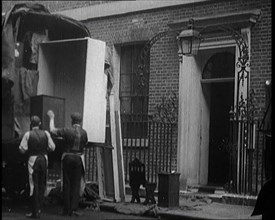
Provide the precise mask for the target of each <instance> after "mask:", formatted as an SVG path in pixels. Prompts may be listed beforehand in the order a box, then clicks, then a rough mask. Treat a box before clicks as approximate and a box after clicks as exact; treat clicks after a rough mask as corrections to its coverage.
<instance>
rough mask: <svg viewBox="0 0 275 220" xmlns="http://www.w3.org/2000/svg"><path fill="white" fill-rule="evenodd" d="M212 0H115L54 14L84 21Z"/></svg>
mask: <svg viewBox="0 0 275 220" xmlns="http://www.w3.org/2000/svg"><path fill="white" fill-rule="evenodd" d="M205 1H210V0H171V1H160V0H155V1H153V0H151V1H140V0H139V1H115V2H111V3H104V4H98V5H92V6H89V7H82V8H76V9H70V10H65V11H57V12H53V13H52V14H61V15H65V16H68V17H71V18H73V19H75V20H78V21H83V20H87V19H91V18H100V17H107V16H114V15H121V14H127V13H133V12H138V11H144V10H150V9H158V8H165V7H171V6H177V5H186V4H194V3H198V2H205Z"/></svg>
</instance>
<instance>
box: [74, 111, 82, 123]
mask: <svg viewBox="0 0 275 220" xmlns="http://www.w3.org/2000/svg"><path fill="white" fill-rule="evenodd" d="M71 119H72V121H74V122H81V121H82V115H81V114H80V113H79V112H74V113H72V114H71Z"/></svg>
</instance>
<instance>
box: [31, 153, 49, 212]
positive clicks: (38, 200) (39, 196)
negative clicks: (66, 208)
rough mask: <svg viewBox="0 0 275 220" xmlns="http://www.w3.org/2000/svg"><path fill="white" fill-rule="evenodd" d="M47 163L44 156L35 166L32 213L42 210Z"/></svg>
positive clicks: (37, 160)
mask: <svg viewBox="0 0 275 220" xmlns="http://www.w3.org/2000/svg"><path fill="white" fill-rule="evenodd" d="M46 175H47V161H46V158H45V157H44V156H38V157H37V158H36V160H35V162H34V165H33V174H32V178H33V185H34V189H33V195H32V196H31V207H32V213H33V214H37V213H38V210H41V207H42V205H43V201H44V193H45V189H46Z"/></svg>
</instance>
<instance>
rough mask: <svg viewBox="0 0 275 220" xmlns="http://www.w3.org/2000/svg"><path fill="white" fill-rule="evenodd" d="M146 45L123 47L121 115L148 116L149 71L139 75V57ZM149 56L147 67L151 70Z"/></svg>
mask: <svg viewBox="0 0 275 220" xmlns="http://www.w3.org/2000/svg"><path fill="white" fill-rule="evenodd" d="M143 47H144V44H135V45H127V46H123V47H121V64H120V65H121V66H120V105H121V106H120V111H121V114H134V115H137V114H147V113H148V91H149V89H148V88H149V71H145V72H143V73H142V74H138V73H137V70H138V65H139V56H140V52H141V51H142V49H143ZM149 57H150V56H149V54H148V56H147V57H146V60H145V62H146V66H147V69H149V65H148V64H149Z"/></svg>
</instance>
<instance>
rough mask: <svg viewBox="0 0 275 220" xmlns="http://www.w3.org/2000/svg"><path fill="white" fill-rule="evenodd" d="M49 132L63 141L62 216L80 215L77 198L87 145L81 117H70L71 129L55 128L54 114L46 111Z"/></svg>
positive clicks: (83, 174)
mask: <svg viewBox="0 0 275 220" xmlns="http://www.w3.org/2000/svg"><path fill="white" fill-rule="evenodd" d="M47 114H48V116H49V118H50V131H51V133H52V134H53V135H54V136H56V137H62V138H63V139H64V141H65V150H64V152H63V154H62V158H61V160H62V163H61V164H62V165H61V166H62V172H61V175H62V183H61V184H62V190H63V202H64V207H63V212H62V214H63V215H69V216H71V215H76V216H78V215H80V213H79V212H77V209H78V203H79V198H80V196H81V195H82V193H83V191H84V188H85V181H84V176H85V161H84V154H83V148H84V146H85V145H86V144H87V143H88V137H87V132H86V131H85V130H84V129H83V128H82V127H81V122H82V116H81V114H80V113H78V112H76V113H73V114H72V115H71V120H72V127H70V128H55V125H54V112H53V111H52V110H49V111H48V113H47Z"/></svg>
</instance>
